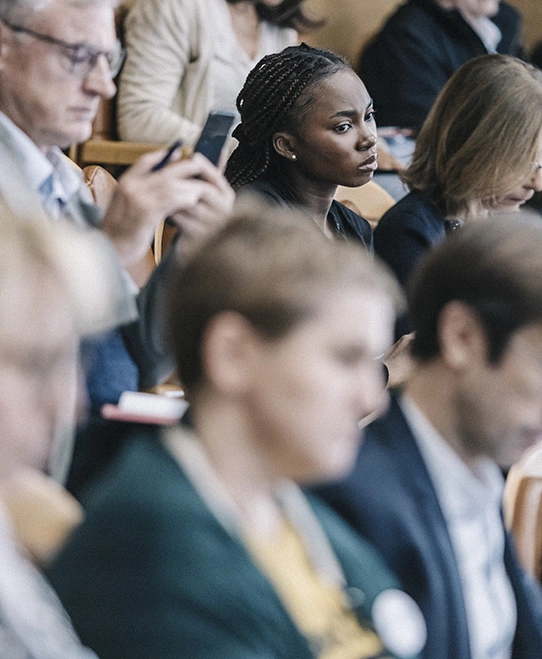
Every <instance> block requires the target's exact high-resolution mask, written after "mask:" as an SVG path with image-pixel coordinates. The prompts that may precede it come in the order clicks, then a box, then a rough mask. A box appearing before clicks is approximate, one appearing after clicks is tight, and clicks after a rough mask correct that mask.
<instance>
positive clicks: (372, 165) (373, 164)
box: [358, 153, 378, 172]
mask: <svg viewBox="0 0 542 659" xmlns="http://www.w3.org/2000/svg"><path fill="white" fill-rule="evenodd" d="M377 167H378V156H377V154H376V153H373V155H372V156H369V157H368V158H367V160H365V161H364V162H362V163H361V165H360V166H359V167H358V169H366V170H370V171H372V172H374V171H375V169H377Z"/></svg>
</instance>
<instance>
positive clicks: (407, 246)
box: [374, 55, 542, 331]
mask: <svg viewBox="0 0 542 659" xmlns="http://www.w3.org/2000/svg"><path fill="white" fill-rule="evenodd" d="M402 178H403V180H404V181H405V182H406V183H407V185H408V187H409V189H410V193H409V194H408V195H407V196H406V197H404V198H403V199H401V200H400V201H399V202H398V203H397V204H396V205H395V206H393V207H392V208H391V209H390V210H389V211H388V212H387V213H386V214H385V215H384V216H383V217H382V218H381V220H380V222H379V223H378V226H377V228H376V229H375V232H374V244H375V252H376V254H378V256H380V257H381V258H382V259H383V260H384V261H385V262H386V263H387V264H388V265H389V266H390V267H391V269H392V270H393V271H394V273H395V275H396V276H397V278H398V279H399V281H400V282H401V284H402V285H403V286H406V285H407V284H408V281H409V279H410V277H411V275H412V273H413V271H414V269H415V267H416V265H417V263H418V261H419V259H420V258H421V257H422V255H423V254H425V252H427V251H428V250H430V249H431V248H432V247H433V246H434V245H436V244H437V243H439V242H441V241H442V240H443V239H444V237H445V235H446V233H447V232H449V231H452V230H454V229H456V228H457V227H459V226H460V225H461V224H463V223H465V222H468V221H470V220H472V219H475V218H478V217H483V216H484V215H488V214H493V213H494V212H503V211H508V212H509V211H517V210H519V209H520V208H521V207H522V206H523V205H524V204H525V203H526V202H527V201H528V200H529V199H530V198H531V197H532V196H533V194H534V193H535V192H536V191H540V190H541V189H542V73H541V72H540V71H539V70H537V69H536V68H534V67H533V66H531V65H530V64H526V63H525V62H523V61H521V60H519V59H517V58H513V57H509V56H507V55H481V56H480V57H477V58H474V59H472V60H470V61H469V62H467V63H466V64H464V65H463V66H462V67H461V68H460V69H459V70H458V71H457V72H456V73H455V74H454V75H453V76H452V78H451V79H450V80H449V82H448V83H447V84H446V85H445V87H444V89H443V90H442V92H441V93H440V94H439V96H438V98H437V100H436V102H435V105H434V107H433V108H432V110H431V112H430V114H429V116H428V117H427V120H426V122H425V123H424V125H423V127H422V129H421V131H420V134H419V136H418V139H417V142H416V151H415V153H414V158H413V161H412V164H411V165H410V167H409V168H408V169H407V170H406V171H405V172H403V173H402ZM402 330H403V331H409V327H408V323H405V325H404V327H403V328H402Z"/></svg>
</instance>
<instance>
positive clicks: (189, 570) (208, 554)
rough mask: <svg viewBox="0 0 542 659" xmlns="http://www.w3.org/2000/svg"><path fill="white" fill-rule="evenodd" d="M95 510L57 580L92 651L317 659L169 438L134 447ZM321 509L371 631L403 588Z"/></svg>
mask: <svg viewBox="0 0 542 659" xmlns="http://www.w3.org/2000/svg"><path fill="white" fill-rule="evenodd" d="M84 503H85V506H86V509H87V515H86V519H85V522H84V523H83V525H82V526H81V527H79V529H77V530H76V531H75V533H74V534H73V535H72V537H71V538H70V540H69V541H68V543H67V545H66V546H65V548H64V549H63V551H62V553H61V554H60V555H59V556H58V557H57V559H56V560H55V562H54V564H53V565H52V568H51V569H50V573H49V576H50V578H51V581H52V583H53V585H54V587H55V588H56V589H57V591H58V593H59V595H60V598H61V600H62V602H63V603H64V606H65V607H66V609H67V611H68V613H69V614H70V615H71V617H72V620H73V623H74V625H75V628H76V629H77V631H78V633H79V634H80V637H81V639H82V641H83V642H84V643H86V644H88V645H89V646H90V647H91V648H93V649H94V650H95V651H96V652H97V653H98V655H99V656H100V657H101V658H102V659H154V658H155V659H168V658H171V659H182V658H184V657H186V659H218V658H226V659H305V658H306V659H310V658H311V657H313V656H314V655H313V654H312V653H311V651H310V649H309V646H308V643H307V641H306V639H305V638H304V637H303V636H302V635H301V634H300V632H299V631H298V630H297V628H296V627H295V625H294V623H293V622H292V620H291V618H290V617H289V615H288V613H287V612H286V610H285V609H284V607H283V605H282V603H281V602H280V600H279V599H278V597H277V595H276V594H275V592H274V590H273V588H272V586H271V585H270V583H269V581H268V580H267V579H266V577H265V576H264V575H263V574H262V573H261V572H260V571H259V570H258V568H257V567H256V566H255V564H254V563H253V561H252V559H251V558H250V556H249V555H248V553H247V552H246V550H245V548H244V546H243V544H242V543H241V542H240V541H239V539H237V538H236V537H234V536H233V535H232V534H230V533H229V532H228V531H226V529H225V528H224V527H223V526H222V525H221V524H220V523H219V522H218V521H217V519H216V518H215V517H214V516H213V514H212V513H211V512H210V510H209V509H208V508H207V506H206V505H205V504H204V502H203V501H202V499H201V498H200V496H199V494H198V493H197V492H196V490H195V489H194V487H193V486H192V484H191V483H190V481H189V480H188V479H187V477H186V475H185V474H184V472H183V470H182V469H181V468H180V467H179V464H178V463H177V462H176V461H175V460H174V459H173V457H172V456H171V455H170V454H169V452H168V451H167V450H166V449H165V447H164V446H163V444H162V442H161V441H160V439H159V436H157V435H152V434H149V435H148V436H145V437H140V438H134V439H133V440H131V441H130V442H129V443H128V444H127V445H126V446H125V448H124V450H123V451H122V452H121V454H120V455H119V456H118V457H117V459H116V460H115V462H114V463H113V464H112V465H111V467H110V468H109V470H108V472H107V473H106V474H105V475H104V477H103V478H102V479H101V480H100V481H98V482H97V483H96V484H95V487H94V489H93V491H92V493H91V495H90V497H89V498H88V499H87V500H86V501H85V502H84ZM312 503H313V506H314V509H315V512H316V514H317V516H318V518H319V520H320V522H321V525H322V527H323V528H324V530H325V532H326V533H327V535H328V537H329V538H330V539H331V541H332V545H333V548H334V550H335V552H336V555H337V557H338V558H339V561H340V563H341V565H342V567H343V570H344V573H345V577H346V580H347V583H348V586H349V587H353V588H356V589H359V590H360V591H362V593H363V595H361V593H359V591H354V592H356V593H357V600H358V602H361V605H360V606H359V607H358V609H357V612H358V614H359V615H360V616H361V618H362V620H363V621H364V624H370V623H369V621H370V611H371V606H372V603H373V601H374V599H375V597H376V596H377V595H378V594H379V593H380V592H381V591H383V590H385V589H388V588H396V587H397V583H396V580H395V578H394V577H392V576H391V575H390V573H389V572H388V570H387V569H386V568H385V567H384V565H383V563H382V561H381V560H380V559H379V557H378V556H377V555H376V554H375V552H374V551H373V550H372V549H371V548H370V547H369V546H367V545H366V544H362V542H361V541H360V540H359V538H358V537H357V536H355V535H354V533H353V532H352V531H351V530H350V529H349V528H348V527H347V526H346V525H345V523H344V522H342V521H341V520H340V519H339V517H338V516H336V515H335V513H334V512H332V511H331V509H329V508H328V507H327V506H326V505H325V504H323V503H321V502H318V501H314V502H312ZM351 592H352V591H351ZM386 656H388V655H386ZM389 656H390V657H391V656H393V655H391V654H390V655H389Z"/></svg>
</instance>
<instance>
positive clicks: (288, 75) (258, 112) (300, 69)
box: [226, 43, 351, 190]
mask: <svg viewBox="0 0 542 659" xmlns="http://www.w3.org/2000/svg"><path fill="white" fill-rule="evenodd" d="M350 68H351V67H350V65H349V64H348V62H347V61H346V60H345V59H344V58H343V57H341V56H340V55H337V54H335V53H332V52H330V51H328V50H320V49H318V48H312V47H311V46H307V44H304V43H303V44H301V45H300V46H290V47H289V48H285V49H284V50H283V51H282V52H280V53H275V54H273V55H267V56H266V57H264V58H262V59H261V60H260V61H259V62H258V64H256V66H255V67H254V68H253V69H252V71H251V72H250V73H249V74H248V77H247V79H246V82H245V84H244V86H243V88H242V89H241V92H240V93H239V96H238V97H237V109H238V110H239V114H240V115H241V123H240V124H239V125H238V126H237V128H236V129H235V131H234V132H233V136H234V137H236V138H237V139H238V140H239V146H238V147H237V148H236V149H235V151H234V152H233V153H232V155H231V156H230V159H229V160H228V164H227V166H226V178H227V179H228V181H229V182H230V184H231V186H232V187H233V189H234V190H238V189H239V188H241V187H243V186H244V185H246V184H247V183H250V182H251V181H253V180H254V179H255V178H257V177H258V176H260V175H262V174H264V173H265V172H266V171H267V170H268V169H269V168H270V167H272V166H273V165H274V164H276V163H277V162H278V157H279V156H278V155H277V154H276V152H275V150H274V148H273V144H272V137H273V135H274V134H275V133H276V132H277V131H279V130H292V129H295V127H296V126H298V125H299V124H300V122H301V121H302V119H303V117H304V116H305V112H306V111H307V109H308V108H309V107H310V105H311V104H312V103H313V101H314V100H315V97H314V96H310V95H309V94H308V90H309V89H312V88H313V87H314V86H315V85H317V84H318V83H320V81H321V80H323V79H324V78H327V77H329V76H331V75H333V74H334V73H336V72H337V71H340V70H342V69H350Z"/></svg>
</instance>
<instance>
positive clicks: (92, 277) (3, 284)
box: [0, 207, 114, 659]
mask: <svg viewBox="0 0 542 659" xmlns="http://www.w3.org/2000/svg"><path fill="white" fill-rule="evenodd" d="M0 233H1V235H2V241H0V318H1V322H0V418H1V419H2V423H1V429H0V655H1V656H2V657H6V658H8V657H9V658H10V659H19V657H20V658H30V657H32V658H33V659H56V658H58V657H66V658H70V659H90V658H91V657H95V655H94V653H93V652H91V651H90V650H86V649H85V648H83V647H82V646H81V644H80V643H79V641H78V640H77V637H76V635H75V633H74V631H73V629H72V627H71V625H70V623H69V620H68V618H67V616H66V614H65V613H64V612H63V611H62V608H61V606H60V604H59V602H58V600H57V599H56V597H55V595H54V594H53V591H52V590H51V588H50V587H49V586H48V585H47V583H46V582H45V580H44V579H43V578H42V577H41V575H40V573H39V572H38V571H37V570H36V568H35V567H34V566H33V564H32V563H31V562H30V561H29V560H28V559H29V554H28V552H27V547H26V546H23V545H22V544H21V537H22V536H21V534H20V530H21V529H20V528H18V527H17V526H14V525H13V523H12V519H11V513H12V512H13V511H15V512H17V511H18V516H19V518H21V516H22V521H23V523H24V527H25V533H24V538H30V537H32V538H33V546H35V547H38V546H39V547H40V548H42V550H45V549H47V551H50V550H52V549H54V547H53V545H52V544H51V539H53V540H55V541H56V539H58V538H59V537H60V535H61V534H62V533H64V532H65V531H64V529H66V528H67V526H66V525H71V524H72V522H73V521H76V520H77V519H78V511H77V508H75V509H74V506H75V504H74V503H73V502H71V501H70V500H69V498H68V495H67V494H66V493H62V490H61V488H60V486H59V485H58V484H57V483H56V482H54V483H53V482H52V481H50V480H49V479H47V478H46V477H45V475H44V474H46V473H50V472H51V469H52V465H54V464H55V462H56V460H57V458H56V456H55V453H56V452H57V451H58V450H59V448H61V444H59V441H58V439H59V436H61V435H63V434H66V433H70V432H72V431H73V426H74V421H75V415H76V406H77V403H76V402H77V399H78V392H77V389H78V385H79V384H80V382H79V377H78V376H79V373H78V362H77V358H78V348H79V338H80V336H81V335H82V334H83V333H87V332H89V331H98V330H102V329H104V328H105V327H106V326H108V324H110V323H111V322H113V320H114V314H113V295H112V287H111V281H113V280H114V277H113V274H114V266H113V265H112V263H111V262H110V260H109V256H110V255H109V254H108V253H107V252H104V251H103V249H102V248H103V245H101V244H99V243H97V242H96V240H95V239H94V240H93V239H91V237H90V236H83V235H81V234H80V233H76V232H74V230H73V229H71V230H68V227H65V226H60V225H51V226H49V225H46V224H44V223H40V222H37V221H36V220H35V218H31V219H29V220H28V221H27V220H26V219H21V218H20V217H17V218H14V217H12V216H11V215H10V214H9V213H8V212H6V211H5V209H4V208H3V207H2V209H1V211H0ZM94 238H95V237H94ZM111 277H113V279H112V280H111V281H110V278H111ZM22 498H24V500H25V502H26V503H28V504H29V505H30V508H23V503H22ZM36 510H37V511H39V512H36ZM38 515H39V520H38V526H39V527H40V528H41V530H42V531H43V533H44V534H45V539H44V538H43V537H36V529H29V528H28V527H29V518H30V519H33V520H35V519H36V517H37V516H38ZM15 519H17V516H16V517H15ZM53 525H55V527H54V528H52V526H53ZM57 527H58V528H57ZM30 532H32V533H33V535H32V534H31V533H30Z"/></svg>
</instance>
